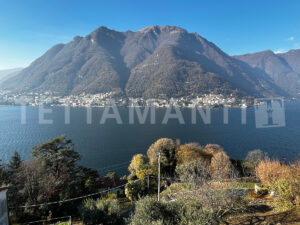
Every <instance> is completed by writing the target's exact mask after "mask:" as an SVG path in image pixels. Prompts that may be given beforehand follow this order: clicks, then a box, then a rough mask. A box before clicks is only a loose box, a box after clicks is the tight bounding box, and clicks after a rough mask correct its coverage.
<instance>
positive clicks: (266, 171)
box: [256, 159, 291, 185]
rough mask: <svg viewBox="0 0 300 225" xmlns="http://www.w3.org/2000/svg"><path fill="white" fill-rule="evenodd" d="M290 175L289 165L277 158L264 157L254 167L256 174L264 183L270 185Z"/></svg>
mask: <svg viewBox="0 0 300 225" xmlns="http://www.w3.org/2000/svg"><path fill="white" fill-rule="evenodd" d="M290 175H291V169H290V167H289V166H288V165H284V164H282V163H281V162H279V161H278V160H274V161H271V160H270V159H265V160H263V161H261V162H260V163H259V164H258V166H257V168H256V176H257V177H258V178H259V179H260V181H261V182H262V183H263V184H266V185H272V184H274V183H275V182H276V181H278V180H280V179H282V178H285V177H290Z"/></svg>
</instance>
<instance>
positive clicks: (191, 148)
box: [176, 143, 205, 165]
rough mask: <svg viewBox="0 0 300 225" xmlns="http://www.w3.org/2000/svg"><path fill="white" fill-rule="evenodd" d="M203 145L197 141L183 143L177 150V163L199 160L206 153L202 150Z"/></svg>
mask: <svg viewBox="0 0 300 225" xmlns="http://www.w3.org/2000/svg"><path fill="white" fill-rule="evenodd" d="M202 150H203V147H201V146H200V145H199V144H197V143H189V144H185V145H181V146H179V148H178V151H177V152H176V159H177V165H181V164H186V163H188V162H190V161H192V160H197V159H199V158H200V157H201V156H204V155H205V153H204V152H203V151H202Z"/></svg>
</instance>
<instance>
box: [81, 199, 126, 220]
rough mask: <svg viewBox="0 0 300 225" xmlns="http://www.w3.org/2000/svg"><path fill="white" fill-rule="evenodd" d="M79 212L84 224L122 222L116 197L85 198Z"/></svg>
mask: <svg viewBox="0 0 300 225" xmlns="http://www.w3.org/2000/svg"><path fill="white" fill-rule="evenodd" d="M79 212H80V215H81V219H82V221H83V223H84V224H91V225H93V224H103V225H119V224H122V218H121V215H120V212H121V209H120V204H119V202H118V200H116V199H98V200H96V201H95V200H93V199H87V200H85V201H84V203H83V205H82V206H81V207H80V208H79Z"/></svg>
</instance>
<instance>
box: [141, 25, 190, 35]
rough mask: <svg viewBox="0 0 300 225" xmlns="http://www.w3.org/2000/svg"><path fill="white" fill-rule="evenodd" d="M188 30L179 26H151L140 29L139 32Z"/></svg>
mask: <svg viewBox="0 0 300 225" xmlns="http://www.w3.org/2000/svg"><path fill="white" fill-rule="evenodd" d="M151 31H152V32H187V31H186V30H185V29H183V28H181V27H177V26H169V25H166V26H157V25H156V26H149V27H146V28H144V29H141V30H139V31H138V32H141V33H148V32H151Z"/></svg>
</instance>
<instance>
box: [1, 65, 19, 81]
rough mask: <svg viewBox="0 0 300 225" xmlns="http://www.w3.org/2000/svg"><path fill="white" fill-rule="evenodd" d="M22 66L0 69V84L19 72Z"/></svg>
mask: <svg viewBox="0 0 300 225" xmlns="http://www.w3.org/2000/svg"><path fill="white" fill-rule="evenodd" d="M21 70H22V68H14V69H7V70H0V84H1V83H2V82H4V81H5V80H8V79H9V78H11V77H13V76H15V75H17V74H18V73H19V72H21Z"/></svg>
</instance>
